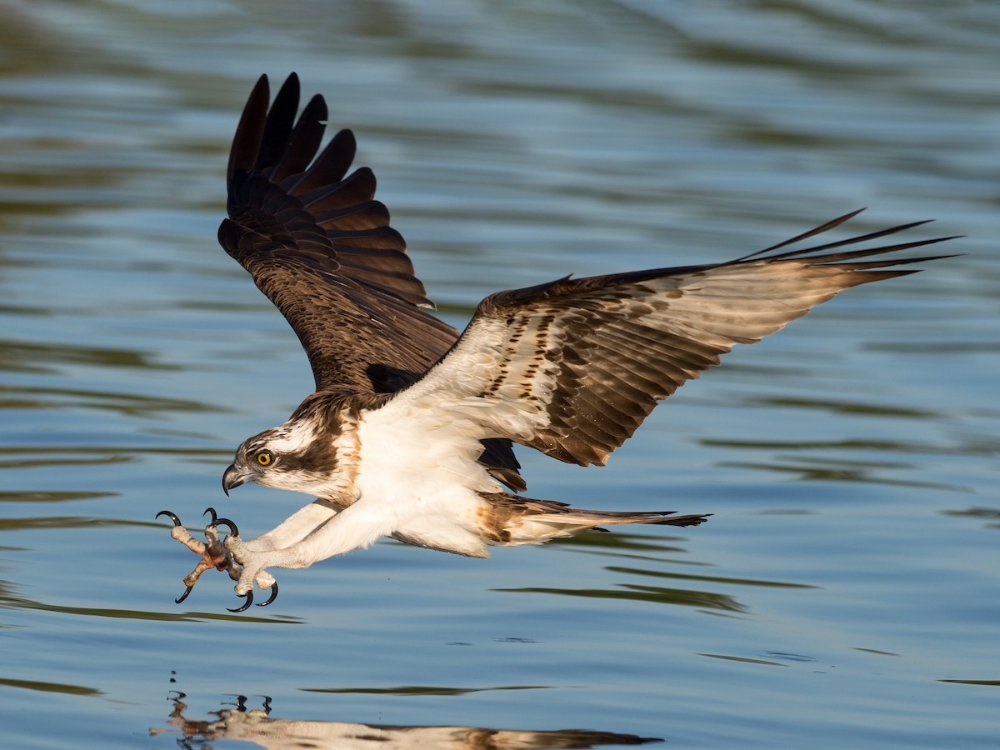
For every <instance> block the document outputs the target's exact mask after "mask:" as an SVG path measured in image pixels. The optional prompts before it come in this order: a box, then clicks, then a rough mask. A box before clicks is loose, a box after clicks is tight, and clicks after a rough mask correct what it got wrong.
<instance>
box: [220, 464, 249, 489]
mask: <svg viewBox="0 0 1000 750" xmlns="http://www.w3.org/2000/svg"><path fill="white" fill-rule="evenodd" d="M253 476H254V472H253V471H251V470H248V469H245V468H243V467H239V466H237V465H236V464H229V468H228V469H226V472H225V473H224V474H223V475H222V491H223V492H225V493H226V496H227V497H228V495H229V490H231V489H233V488H235V487H239V486H240V485H241V484H245V483H246V482H249V481H252V479H253Z"/></svg>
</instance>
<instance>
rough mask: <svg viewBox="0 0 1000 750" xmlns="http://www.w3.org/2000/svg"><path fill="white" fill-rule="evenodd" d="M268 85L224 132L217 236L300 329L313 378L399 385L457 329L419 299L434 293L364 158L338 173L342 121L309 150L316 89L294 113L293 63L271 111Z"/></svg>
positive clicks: (346, 145)
mask: <svg viewBox="0 0 1000 750" xmlns="http://www.w3.org/2000/svg"><path fill="white" fill-rule="evenodd" d="M268 97H269V94H268V81H267V76H261V78H260V80H259V81H258V82H257V85H256V86H255V87H254V90H253V93H251V95H250V99H249V100H248V101H247V104H246V107H245V109H244V110H243V117H242V118H241V120H240V124H239V127H238V129H237V131H236V137H235V138H234V140H233V146H232V151H231V152H230V156H229V170H228V187H229V200H228V211H229V218H228V219H226V220H224V221H223V222H222V226H220V227H219V242H220V243H221V244H222V246H223V248H225V250H226V252H227V253H229V254H230V255H231V256H232V257H233V258H235V259H236V260H237V261H239V263H240V265H242V266H243V267H244V268H245V269H246V270H247V271H249V272H250V275H251V276H252V277H253V280H254V282H255V283H256V284H257V286H258V287H260V289H261V291H262V292H264V294H266V295H267V297H268V298H269V299H270V300H271V301H272V302H273V303H274V304H275V305H276V306H277V308H278V309H279V310H280V311H281V313H282V315H284V316H285V318H286V319H287V320H288V322H289V324H290V325H291V326H292V329H293V330H294V331H295V333H296V334H297V335H298V337H299V341H301V342H302V346H303V348H305V350H306V354H307V355H308V356H309V363H310V365H311V366H312V370H313V376H314V377H315V380H316V388H317V390H322V389H324V388H327V387H330V386H333V385H349V386H352V387H355V388H357V389H358V390H360V391H371V392H386V391H393V390H396V389H397V388H399V387H400V386H401V385H403V384H404V383H405V382H408V381H412V380H413V379H414V378H415V377H416V376H417V375H419V374H421V373H423V372H424V371H425V370H426V369H427V368H428V367H429V366H430V365H431V364H432V363H433V362H434V361H435V360H437V359H438V358H439V357H440V356H441V355H442V354H443V353H444V352H445V351H447V350H448V348H449V347H450V346H451V345H452V343H454V341H455V339H456V338H457V333H456V331H455V330H454V329H453V328H452V327H451V326H449V325H447V324H445V323H443V322H441V321H440V320H438V319H437V318H435V317H433V316H431V315H428V314H427V313H425V312H423V311H422V310H420V309H419V308H420V307H433V304H432V303H431V301H430V300H429V299H427V296H426V294H425V291H424V286H423V284H421V283H420V281H419V279H417V278H416V277H415V276H414V274H413V264H412V263H411V262H410V259H409V257H408V256H407V254H406V243H405V242H404V241H403V238H402V236H400V234H399V232H397V231H396V230H395V229H392V228H391V227H390V226H389V212H388V211H387V210H386V208H385V206H384V205H382V203H380V202H379V201H376V200H374V195H375V176H374V175H373V174H372V172H371V170H370V169H367V168H361V169H358V170H356V171H354V172H353V173H351V174H350V175H347V171H348V169H349V168H350V166H351V162H352V160H353V159H354V151H355V142H354V136H353V135H352V134H351V132H350V131H348V130H342V131H340V132H339V133H338V134H337V135H336V136H335V137H334V138H333V139H332V140H331V141H330V143H329V144H328V145H327V146H326V148H325V149H324V150H323V152H322V153H321V154H319V156H316V152H317V150H318V149H319V145H320V142H321V140H322V137H323V132H324V130H325V128H326V118H327V108H326V103H325V102H324V100H323V97H321V96H315V97H313V99H312V100H311V101H310V102H309V103H308V104H307V105H306V107H305V109H304V110H303V111H302V115H301V116H300V117H299V119H298V122H295V113H296V111H297V109H298V102H299V80H298V77H297V76H296V75H295V74H294V73H293V74H292V75H290V76H289V77H288V79H287V80H286V81H285V83H284V85H283V86H282V87H281V90H280V91H279V92H278V95H277V96H276V97H275V100H274V104H273V105H272V106H271V109H270V112H269V111H268ZM314 157H315V159H314ZM345 175H347V176H346V177H345Z"/></svg>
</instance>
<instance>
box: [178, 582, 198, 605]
mask: <svg viewBox="0 0 1000 750" xmlns="http://www.w3.org/2000/svg"><path fill="white" fill-rule="evenodd" d="M192 591H194V586H188V587H187V588H186V589H184V593H183V594H181V595H180V596H179V597H177V598H176V599H174V602H176V603H177V604H180V603H181V602H182V601H184V600H185V599H187V598H188V594H190V593H191V592H192Z"/></svg>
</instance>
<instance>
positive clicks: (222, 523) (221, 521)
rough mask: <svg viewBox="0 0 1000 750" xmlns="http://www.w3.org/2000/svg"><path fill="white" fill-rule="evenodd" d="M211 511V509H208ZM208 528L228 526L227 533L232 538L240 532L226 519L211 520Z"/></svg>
mask: <svg viewBox="0 0 1000 750" xmlns="http://www.w3.org/2000/svg"><path fill="white" fill-rule="evenodd" d="M209 510H211V508H209ZM209 525H210V526H228V527H229V533H230V534H231V535H232V536H239V535H240V530H239V529H238V528H237V527H236V524H235V523H233V522H232V521H230V520H229V519H228V518H213V519H212V523H211V524H209Z"/></svg>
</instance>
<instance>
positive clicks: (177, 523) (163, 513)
mask: <svg viewBox="0 0 1000 750" xmlns="http://www.w3.org/2000/svg"><path fill="white" fill-rule="evenodd" d="M160 516H166V517H167V518H169V519H170V520H171V521H173V522H174V526H183V525H184V524H182V523H181V519H179V518H178V517H177V514H176V513H171V512H170V511H169V510H161V511H160V512H159V513H157V514H156V516H155V517H156V518H159V517H160Z"/></svg>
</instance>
